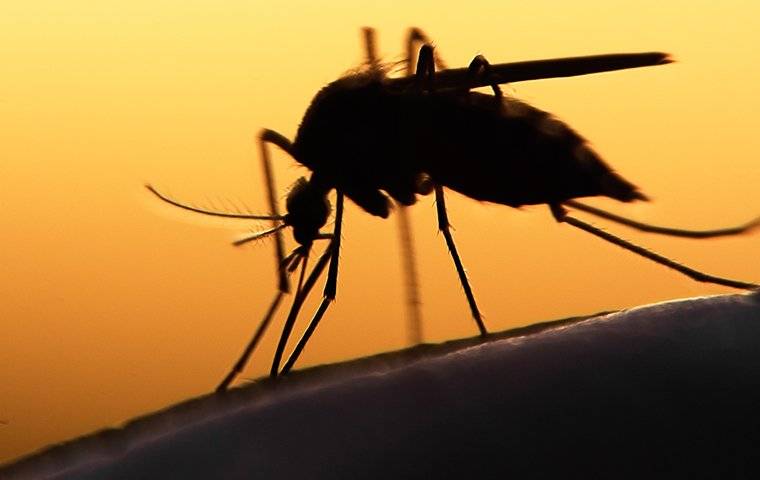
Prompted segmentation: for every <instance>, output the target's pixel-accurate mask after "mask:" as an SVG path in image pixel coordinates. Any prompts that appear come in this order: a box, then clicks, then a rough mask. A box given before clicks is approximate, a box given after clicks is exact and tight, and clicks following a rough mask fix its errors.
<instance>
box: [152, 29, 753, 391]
mask: <svg viewBox="0 0 760 480" xmlns="http://www.w3.org/2000/svg"><path fill="white" fill-rule="evenodd" d="M363 32H364V42H365V51H366V62H365V68H364V69H362V70H360V71H358V72H352V73H351V74H348V75H346V76H344V77H342V78H339V79H338V80H336V81H334V82H332V83H330V84H328V85H327V86H325V87H324V88H323V89H322V90H321V91H319V92H318V93H317V95H316V96H315V98H314V99H313V100H312V102H311V105H310V106H309V107H308V109H307V111H306V113H305V114H304V117H303V120H302V122H301V125H300V127H299V128H298V131H297V133H296V137H295V139H294V140H293V141H292V142H291V141H290V140H289V139H288V138H286V137H285V136H283V135H281V134H279V133H277V132H275V131H273V130H269V129H264V130H262V131H261V133H260V134H259V148H260V157H261V164H262V168H263V174H264V178H265V182H266V185H265V186H266V190H267V201H268V204H269V214H268V215H251V214H242V213H232V212H223V211H217V210H211V209H205V208H199V207H196V206H193V205H189V204H186V203H183V202H180V201H178V200H175V199H173V198H171V197H169V196H167V195H165V194H163V193H161V192H160V191H158V190H156V189H155V188H153V187H152V186H150V185H147V188H148V189H149V190H150V191H151V192H152V193H153V194H155V195H156V196H158V197H159V198H160V199H161V200H162V201H164V202H167V203H170V204H172V205H174V206H177V207H180V208H183V209H186V210H190V211H193V212H197V213H201V214H206V215H213V216H222V217H228V218H241V219H257V220H270V221H271V222H272V226H271V228H269V229H267V230H264V231H261V232H257V233H255V234H253V235H250V236H248V237H245V238H242V239H240V240H238V241H236V242H235V245H241V244H244V243H247V242H249V241H251V240H255V239H258V238H263V237H266V236H270V235H271V236H274V238H275V259H276V267H277V276H278V290H277V292H276V294H275V296H274V298H273V300H272V302H271V304H270V306H269V308H268V310H267V312H266V314H265V315H264V318H263V319H262V321H261V323H260V324H259V327H258V328H257V329H256V332H255V333H254V335H253V337H252V338H251V340H250V342H249V343H248V345H247V346H246V348H245V349H244V351H243V353H242V355H241V356H240V358H239V359H238V361H237V362H236V363H235V364H234V366H233V367H232V369H231V370H230V372H229V373H228V374H227V376H226V377H225V378H224V379H223V380H222V382H221V383H220V384H219V386H218V387H217V391H220V392H221V391H224V390H226V389H227V387H228V386H229V385H230V383H231V382H232V381H233V380H234V378H235V377H236V376H237V375H238V374H239V373H240V372H241V371H242V369H243V368H244V366H245V365H246V363H247V362H248V359H249V358H250V355H251V354H252V353H253V351H254V349H255V348H256V346H257V344H258V343H259V341H260V339H261V338H262V336H263V334H264V332H265V330H266V329H267V327H268V325H269V324H270V322H271V320H272V318H273V316H274V314H275V312H276V310H277V308H278V306H279V304H280V302H281V301H282V298H283V297H284V295H285V294H286V293H289V292H290V278H289V277H290V275H291V274H292V273H293V272H295V271H296V270H298V269H300V274H299V279H298V284H297V287H296V290H295V294H294V295H293V301H292V304H291V307H290V311H289V313H288V316H287V319H286V320H285V323H284V326H283V329H282V332H281V334H280V339H279V343H278V345H277V349H276V351H275V354H274V358H273V361H272V366H271V370H270V376H271V377H277V376H278V375H282V374H286V373H287V372H289V371H290V370H291V369H292V367H293V365H294V364H295V362H296V360H297V359H298V357H299V356H300V354H301V352H302V351H303V349H304V347H305V346H306V344H307V342H308V341H309V339H310V338H311V336H312V334H313V333H314V331H315V329H316V328H317V325H318V324H319V322H320V321H321V319H322V317H323V316H324V314H325V312H326V311H327V309H328V307H329V305H330V303H331V302H332V301H333V300H334V299H335V296H336V291H337V280H338V263H339V262H338V261H339V253H340V244H341V232H342V223H343V207H344V197H348V198H349V199H350V200H352V201H353V202H354V203H355V204H356V205H358V206H359V207H360V208H362V209H363V210H364V211H366V212H367V213H369V214H371V215H375V216H379V217H382V218H387V217H388V216H389V214H390V211H391V199H393V201H395V203H396V204H398V205H400V206H404V207H405V206H411V205H413V204H414V203H415V202H416V200H417V197H418V196H420V195H428V194H434V195H435V201H436V210H437V217H438V228H439V230H440V231H441V233H442V234H443V237H444V239H445V242H446V245H447V248H448V250H449V252H450V254H451V257H452V260H453V262H454V265H455V268H456V271H457V274H458V277H459V281H460V283H461V285H462V288H463V290H464V293H465V297H466V300H467V303H468V305H469V308H470V312H471V315H472V318H473V320H474V321H475V324H476V326H477V328H478V331H479V333H480V334H481V335H486V334H487V333H488V330H487V328H486V326H485V324H484V322H483V319H482V315H481V313H480V310H479V308H478V306H477V303H476V301H475V297H474V295H473V292H472V288H471V287H470V284H469V281H468V279H467V276H466V274H465V269H464V267H463V264H462V261H461V259H460V256H459V253H458V251H457V248H456V245H455V243H454V239H453V236H452V235H451V231H450V227H449V219H448V215H447V212H446V203H445V197H444V187H445V188H448V189H451V190H454V191H457V192H459V193H462V194H464V195H466V196H468V197H470V198H473V199H476V200H480V201H488V202H492V203H499V204H503V205H508V206H511V207H519V206H522V205H532V204H546V205H548V206H549V209H550V212H551V214H552V215H553V217H554V218H555V220H556V221H557V222H562V223H567V224H569V225H572V226H574V227H576V228H579V229H581V230H584V231H586V232H588V233H591V234H592V235H595V236H597V237H599V238H601V239H603V240H606V241H608V242H611V243H613V244H615V245H618V246H620V247H622V248H624V249H626V250H629V251H632V252H634V253H636V254H638V255H641V256H643V257H645V258H648V259H650V260H652V261H654V262H656V263H659V264H661V265H664V266H666V267H668V268H671V269H673V270H676V271H678V272H680V273H682V274H684V275H687V276H689V277H690V278H692V279H694V280H696V281H700V282H708V283H714V284H718V285H724V286H728V287H733V288H739V289H752V288H756V287H757V285H755V284H753V283H748V282H742V281H737V280H731V279H727V278H722V277H717V276H713V275H708V274H705V273H703V272H701V271H698V270H695V269H693V268H690V267H687V266H685V265H682V264H679V263H677V262H675V261H673V260H670V259H668V258H666V257H663V256H661V255H659V254H657V253H654V252H652V251H650V250H647V249H645V248H643V247H640V246H638V245H635V244H632V243H630V242H627V241H625V240H623V239H621V238H619V237H617V236H614V235H612V234H610V233H607V232H606V231H603V230H601V229H599V228H597V227H595V226H593V225H591V224H588V223H586V222H583V221H581V220H579V219H576V218H575V217H572V216H570V215H569V214H568V211H567V209H566V207H569V208H571V209H573V208H574V209H577V210H581V211H584V212H586V213H589V214H591V215H595V216H599V217H602V218H605V219H607V220H610V221H612V222H616V223H620V224H624V225H627V226H629V227H633V228H636V229H639V230H644V231H650V232H654V233H660V234H665V235H672V236H683V237H693V238H708V237H716V236H726V235H737V234H741V233H745V232H747V231H749V230H751V229H754V228H755V227H757V226H758V225H760V218H758V219H755V220H753V221H752V222H749V223H747V224H745V225H742V226H738V227H732V228H728V229H720V230H711V231H690V230H681V229H673V228H667V227H657V226H652V225H648V224H644V223H640V222H636V221H633V220H630V219H627V218H625V217H621V216H617V215H614V214H611V213H609V212H606V211H604V210H600V209H596V208H594V207H589V206H586V205H584V204H582V203H579V202H578V201H576V200H575V199H576V198H579V197H593V196H606V197H610V198H613V199H616V200H619V201H621V202H632V201H637V200H647V197H646V196H645V195H644V194H643V193H641V192H640V191H639V189H638V188H637V187H636V186H635V185H633V184H632V183H631V182H629V181H627V180H625V179H624V178H623V177H622V176H620V175H619V174H617V173H616V172H614V171H613V170H612V169H611V168H610V167H609V166H608V165H607V164H606V163H605V162H604V161H603V160H602V159H601V158H600V157H599V155H598V154H597V153H596V152H594V151H593V150H592V149H591V147H590V146H589V145H588V143H587V142H586V140H585V139H584V138H583V137H581V136H580V135H579V134H578V133H576V132H575V131H574V130H572V129H571V128H570V127H569V126H568V125H566V124H565V123H563V122H561V121H560V120H558V119H556V118H555V117H553V116H552V115H550V114H549V113H547V112H544V111H542V110H539V109H537V108H535V107H532V106H530V105H528V104H526V103H524V102H521V101H519V100H517V99H515V98H512V97H508V96H505V95H504V94H503V92H502V90H501V87H500V85H502V84H506V83H513V82H519V81H526V80H536V79H543V78H554V77H567V76H575V75H584V74H591V73H598V72H605V71H612V70H620V69H627V68H637V67H644V66H654V65H663V64H667V63H670V62H671V59H670V57H669V56H668V55H667V54H664V53H659V52H647V53H632V54H610V55H595V56H586V57H570V58H561V59H550V60H536V61H525V62H515V63H502V64H493V65H492V64H490V63H489V62H488V60H486V59H485V57H483V56H481V55H478V56H476V57H475V58H474V59H473V60H472V62H471V63H470V65H469V66H468V67H467V68H457V69H447V68H446V67H445V65H444V63H443V61H442V60H441V59H440V58H439V56H438V55H437V52H436V51H435V50H434V48H433V46H432V44H431V42H430V40H429V39H428V37H427V36H426V35H425V34H424V33H423V32H422V31H421V30H419V29H417V28H413V29H410V31H409V34H408V36H407V39H406V52H407V54H406V75H404V76H401V77H390V76H389V75H388V68H387V67H385V66H381V65H380V62H379V61H378V60H377V55H376V53H375V41H374V31H373V30H372V29H369V28H367V29H364V30H363ZM479 87H489V88H490V89H491V91H492V93H491V94H486V93H480V92H477V91H475V90H474V89H476V88H479ZM269 144H273V145H275V146H277V147H279V148H280V149H282V150H283V151H284V152H286V153H287V154H289V155H290V156H291V157H293V158H294V159H295V160H296V161H297V162H299V163H300V164H302V165H304V166H306V167H307V168H309V170H311V176H310V177H309V178H308V179H306V178H303V177H302V178H300V179H299V180H298V181H297V183H296V184H295V186H294V187H293V188H292V189H291V190H290V192H289V193H288V195H287V199H286V213H285V214H281V213H280V210H279V207H278V204H277V201H276V195H275V188H274V174H273V170H272V166H271V160H270V155H269V149H268V145H269ZM333 190H335V192H336V194H335V211H334V227H333V230H332V232H328V233H325V232H322V231H321V229H322V228H323V227H324V226H325V225H326V223H327V221H328V219H329V218H330V214H331V210H332V207H331V204H330V201H329V199H328V196H329V195H330V194H331V192H332V191H333ZM399 211H403V208H401V209H399ZM402 223H403V222H402ZM286 227H290V228H291V229H292V233H293V238H294V239H295V241H296V242H297V243H298V246H297V247H296V248H295V249H294V250H293V251H291V252H290V253H289V254H287V255H286V254H285V247H284V241H283V236H282V230H283V229H285V228H286ZM403 228H404V226H403V225H402V230H403ZM407 228H408V225H407ZM403 237H404V235H403V234H402V238H403ZM406 237H407V238H409V236H408V235H406ZM317 241H326V242H327V246H326V247H325V249H324V250H323V252H322V253H321V255H320V256H319V258H318V259H317V261H316V263H315V264H314V266H313V267H311V270H310V271H309V272H308V275H307V261H308V259H309V255H310V252H311V250H312V246H313V244H314V243H315V242H317ZM406 243H407V244H410V241H408V240H407V242H406ZM405 264H407V267H406V268H407V270H408V268H409V266H408V265H409V264H411V265H413V261H412V255H411V254H407V256H406V260H405ZM325 269H327V279H326V282H325V286H324V290H323V298H322V301H321V303H320V304H319V306H318V307H317V310H316V312H315V313H314V315H313V316H312V318H311V321H310V322H309V324H308V326H307V327H306V329H305V331H304V332H303V334H302V336H301V338H300V340H299V341H298V342H297V344H296V346H295V347H294V349H293V351H292V352H291V354H290V356H289V357H288V359H287V360H286V361H285V363H284V365H282V368H281V363H282V357H283V354H284V352H285V348H286V346H287V343H288V339H289V337H290V335H291V333H292V330H293V326H294V324H295V321H296V319H297V317H298V315H299V313H300V311H301V308H302V306H303V303H304V301H305V300H306V298H307V297H308V295H309V293H310V291H311V289H312V288H313V287H314V285H315V283H316V282H317V281H318V280H319V278H320V277H321V276H322V275H323V274H324V272H325ZM407 275H408V284H409V285H410V286H411V287H415V286H416V279H415V276H414V274H413V273H408V274H407ZM408 298H412V299H413V298H416V293H412V294H410V295H409V297H408Z"/></svg>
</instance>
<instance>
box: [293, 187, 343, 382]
mask: <svg viewBox="0 0 760 480" xmlns="http://www.w3.org/2000/svg"><path fill="white" fill-rule="evenodd" d="M337 197H338V198H337V200H336V202H335V228H334V229H333V233H332V241H331V242H330V246H329V247H328V248H329V250H330V251H331V252H332V258H331V259H330V268H329V269H328V271H327V281H326V282H325V290H324V296H323V298H322V302H321V303H320V304H319V307H318V308H317V311H316V312H315V313H314V316H313V317H312V319H311V322H309V325H308V326H307V327H306V330H305V331H304V333H303V335H302V336H301V339H300V340H299V341H298V344H296V347H295V348H294V349H293V353H291V354H290V357H289V358H288V360H287V361H286V362H285V365H284V366H283V367H282V371H281V372H280V374H282V375H285V374H287V373H288V372H289V371H290V370H291V368H293V365H295V363H296V360H298V357H299V356H300V355H301V352H302V351H303V349H304V347H305V346H306V344H307V343H308V342H309V339H310V338H311V336H312V334H313V333H314V330H316V329H317V325H319V322H320V320H322V317H323V316H324V314H325V312H326V311H327V308H328V307H329V306H330V303H332V302H333V300H335V295H336V293H337V285H338V260H339V258H340V236H341V231H342V229H343V193H342V192H340V191H338V194H337Z"/></svg>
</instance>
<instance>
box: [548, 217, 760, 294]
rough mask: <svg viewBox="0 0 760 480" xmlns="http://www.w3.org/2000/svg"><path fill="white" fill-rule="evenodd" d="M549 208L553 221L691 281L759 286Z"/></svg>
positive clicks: (727, 285)
mask: <svg viewBox="0 0 760 480" xmlns="http://www.w3.org/2000/svg"><path fill="white" fill-rule="evenodd" d="M549 208H550V209H551V212H552V215H553V216H554V219H555V220H557V221H558V222H563V223H567V224H569V225H572V226H574V227H576V228H579V229H581V230H583V231H585V232H588V233H590V234H592V235H594V236H597V237H599V238H601V239H602V240H605V241H607V242H610V243H612V244H614V245H617V246H618V247H621V248H624V249H626V250H628V251H631V252H633V253H635V254H637V255H641V256H642V257H644V258H648V259H649V260H652V261H653V262H656V263H659V264H660V265H664V266H666V267H668V268H671V269H673V270H675V271H677V272H680V273H682V274H684V275H686V276H687V277H689V278H691V279H693V280H696V281H698V282H705V283H714V284H716V285H723V286H726V287H732V288H740V289H743V290H752V289H755V288H758V287H759V286H760V285H756V284H754V283H748V282H742V281H738V280H731V279H730V278H723V277H716V276H714V275H708V274H706V273H703V272H700V271H699V270H695V269H693V268H691V267H687V266H686V265H682V264H680V263H678V262H675V261H673V260H671V259H669V258H666V257H663V256H662V255H659V254H657V253H654V252H652V251H651V250H647V249H646V248H644V247H640V246H638V245H635V244H633V243H631V242H628V241H626V240H623V239H622V238H620V237H616V236H615V235H612V234H611V233H607V232H605V231H604V230H601V229H599V228H596V227H595V226H593V225H590V224H588V223H586V222H583V221H581V220H578V219H577V218H574V217H571V216H570V215H568V214H567V211H566V210H565V209H564V208H563V207H562V205H560V204H558V203H556V204H550V205H549Z"/></svg>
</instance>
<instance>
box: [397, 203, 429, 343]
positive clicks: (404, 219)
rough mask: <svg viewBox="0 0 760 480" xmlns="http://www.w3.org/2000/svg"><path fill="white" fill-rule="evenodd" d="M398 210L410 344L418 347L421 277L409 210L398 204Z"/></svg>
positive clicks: (420, 318) (420, 322)
mask: <svg viewBox="0 0 760 480" xmlns="http://www.w3.org/2000/svg"><path fill="white" fill-rule="evenodd" d="M397 205H398V207H399V208H398V209H397V211H396V216H397V218H398V227H399V228H398V231H399V244H400V246H401V263H402V265H403V269H404V277H405V283H406V289H405V290H406V307H407V308H406V315H407V322H408V337H409V344H411V345H417V344H420V343H422V340H423V335H422V312H421V310H420V305H421V303H422V302H421V301H420V289H419V275H418V274H417V263H416V262H415V258H416V255H415V249H414V238H413V235H412V225H411V222H410V221H409V210H407V208H406V207H405V206H404V205H401V204H400V203H397Z"/></svg>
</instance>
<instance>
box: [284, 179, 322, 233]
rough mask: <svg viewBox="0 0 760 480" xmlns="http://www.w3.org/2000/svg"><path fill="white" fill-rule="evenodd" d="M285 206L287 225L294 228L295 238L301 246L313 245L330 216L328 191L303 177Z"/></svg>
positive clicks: (295, 184) (291, 192)
mask: <svg viewBox="0 0 760 480" xmlns="http://www.w3.org/2000/svg"><path fill="white" fill-rule="evenodd" d="M285 205H286V208H287V214H286V215H285V223H287V224H288V225H290V226H291V227H292V228H293V237H294V238H295V240H296V241H297V242H298V243H300V244H301V245H311V243H312V241H313V240H314V239H315V238H316V237H317V236H318V235H319V229H320V228H322V227H323V226H324V225H325V223H327V218H328V217H329V216H330V210H331V206H330V201H329V200H328V199H327V191H326V190H325V189H323V188H320V187H318V186H317V185H316V183H314V182H311V181H309V180H307V179H306V178H304V177H301V178H299V179H298V180H296V182H295V183H294V184H293V186H292V187H291V189H290V192H289V193H288V197H287V199H286V201H285Z"/></svg>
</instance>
